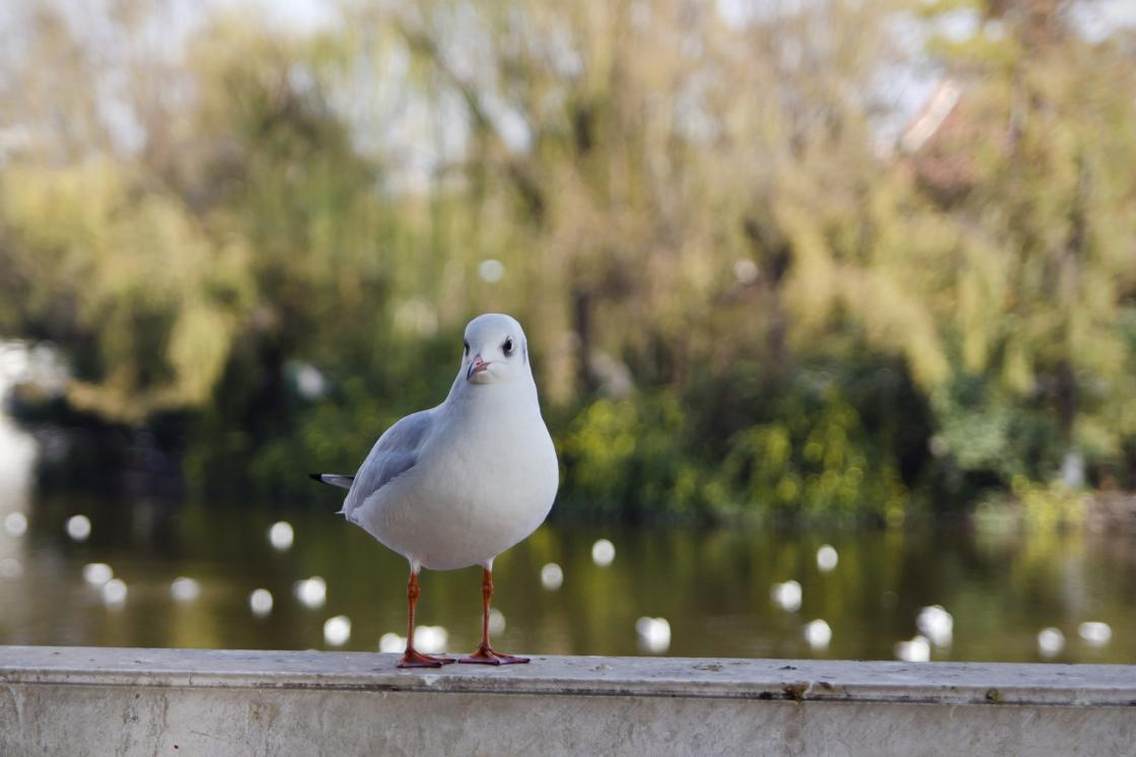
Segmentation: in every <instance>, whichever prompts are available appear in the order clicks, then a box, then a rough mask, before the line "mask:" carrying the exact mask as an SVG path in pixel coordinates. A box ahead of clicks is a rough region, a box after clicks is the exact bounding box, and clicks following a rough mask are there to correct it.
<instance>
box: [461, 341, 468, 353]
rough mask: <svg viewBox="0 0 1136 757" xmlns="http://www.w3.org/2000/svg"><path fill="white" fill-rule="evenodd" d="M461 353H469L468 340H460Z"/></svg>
mask: <svg viewBox="0 0 1136 757" xmlns="http://www.w3.org/2000/svg"><path fill="white" fill-rule="evenodd" d="M462 354H463V355H468V354H469V342H462Z"/></svg>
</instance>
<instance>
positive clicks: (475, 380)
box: [460, 313, 532, 384]
mask: <svg viewBox="0 0 1136 757" xmlns="http://www.w3.org/2000/svg"><path fill="white" fill-rule="evenodd" d="M531 375H532V373H531V372H530V370H529V347H528V340H526V339H525V332H524V329H522V328H521V324H520V323H518V322H517V319H515V318H513V317H512V316H508V315H503V314H501V313H486V314H485V315H479V316H477V317H476V318H474V319H473V320H472V321H470V322H469V325H468V326H466V327H465V339H464V341H463V343H462V363H461V376H460V377H462V378H464V379H465V381H466V382H468V383H470V384H495V383H502V382H507V381H516V380H517V379H522V378H527V377H528V376H531Z"/></svg>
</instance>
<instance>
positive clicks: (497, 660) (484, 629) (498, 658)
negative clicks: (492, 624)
mask: <svg viewBox="0 0 1136 757" xmlns="http://www.w3.org/2000/svg"><path fill="white" fill-rule="evenodd" d="M492 597H493V571H492V570H490V569H489V568H485V569H484V572H483V573H482V575H481V646H479V647H478V648H477V651H476V652H474V653H473V654H471V655H467V656H465V657H463V658H461V659H460V660H458V662H467V663H480V664H482V665H512V664H515V663H519V662H528V661H529V658H527V657H518V656H516V655H511V654H503V653H502V652H498V651H496V650H495V649H493V647H492V646H491V645H490V643H489V600H490V599H491V598H492Z"/></svg>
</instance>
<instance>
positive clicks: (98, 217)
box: [0, 0, 1136, 518]
mask: <svg viewBox="0 0 1136 757" xmlns="http://www.w3.org/2000/svg"><path fill="white" fill-rule="evenodd" d="M20 7H22V8H23V9H24V13H23V18H24V19H25V20H24V26H25V27H26V31H27V34H26V40H25V41H23V42H22V44H21V47H20V52H19V54H17V55H11V56H5V57H0V106H2V107H3V109H4V112H6V113H15V114H18V119H19V120H18V122H14V123H13V124H12V125H11V126H12V128H16V127H18V129H17V131H18V130H19V129H22V130H23V132H25V133H28V134H32V135H35V138H34V140H32V141H31V142H30V143H29V144H25V145H24V146H22V147H20V148H19V149H13V150H8V151H7V152H6V153H5V154H4V156H3V163H0V193H2V194H0V293H2V295H3V296H2V297H0V329H2V330H3V331H4V332H6V333H15V334H24V335H31V336H34V337H39V338H47V339H51V340H54V341H55V342H57V343H59V344H60V345H61V346H63V348H64V349H65V350H66V351H67V353H68V354H69V356H70V357H71V359H72V362H73V365H74V369H75V374H76V381H75V382H74V384H73V386H72V389H71V391H70V395H69V396H70V400H71V402H72V404H73V405H75V406H77V407H79V408H83V409H85V410H87V411H89V412H91V413H94V414H96V415H98V416H99V417H102V418H108V419H112V420H114V421H117V422H121V423H126V424H130V425H131V426H132V427H135V428H138V427H141V426H143V425H145V424H147V423H153V422H154V421H155V419H157V418H158V417H160V416H161V415H162V414H165V413H170V412H177V413H178V415H177V416H176V417H177V419H178V421H177V423H178V424H181V427H182V430H183V432H184V434H185V435H186V437H187V438H188V440H189V443H188V446H189V449H188V453H187V457H186V469H187V472H188V473H189V474H190V476H191V478H192V479H193V480H195V481H198V482H201V483H202V484H203V485H206V486H210V487H216V488H233V489H242V488H244V487H248V486H252V487H254V488H257V489H258V490H260V491H262V492H272V493H274V494H280V495H287V496H302V495H301V493H302V492H303V491H305V490H304V489H301V488H300V487H304V486H306V484H305V482H304V481H303V480H302V479H301V478H300V477H298V476H296V475H295V473H296V470H295V468H296V465H297V464H298V462H299V461H301V460H302V461H304V464H311V465H313V466H321V467H322V466H327V467H336V468H338V467H348V466H350V465H351V464H354V463H355V462H357V461H358V460H359V459H360V458H361V457H362V455H363V454H364V453H365V450H366V448H367V446H368V445H369V444H370V442H371V441H372V440H373V438H374V437H375V436H376V435H377V434H378V433H379V432H380V431H381V430H382V429H383V428H384V427H385V426H386V425H387V424H389V423H390V422H391V421H393V420H394V419H395V418H397V417H399V416H400V415H402V414H404V413H405V412H407V411H409V410H412V409H417V408H419V407H422V406H425V405H428V404H429V403H430V402H432V401H436V400H437V399H438V398H439V397H440V396H442V395H443V394H444V391H445V387H446V385H447V384H448V382H449V380H450V375H449V369H450V368H451V367H452V364H453V361H454V360H455V359H456V350H455V349H454V345H455V344H457V341H458V340H457V336H458V333H459V330H460V329H461V327H462V325H463V324H464V321H465V319H466V318H467V317H468V316H469V315H471V314H473V313H475V312H478V311H483V310H508V311H510V312H514V313H516V314H517V315H518V316H520V317H521V318H522V319H523V320H524V321H525V323H526V324H527V326H528V328H529V331H530V334H531V336H532V340H533V344H534V350H533V353H534V361H535V365H536V368H537V370H538V372H539V374H540V381H541V385H542V389H544V391H545V395H544V396H545V397H546V398H547V399H548V411H549V415H550V418H551V419H552V421H553V425H554V426H555V429H554V430H555V432H556V434H557V436H558V439H559V441H560V443H561V448H562V451H563V459H564V463H565V474H566V475H565V486H564V488H565V492H566V495H568V496H569V497H571V498H573V499H574V501H575V502H577V503H579V508H580V509H581V510H583V511H587V512H592V513H594V514H597V515H605V516H607V515H614V514H618V515H622V516H624V517H633V518H646V517H652V516H658V515H660V514H662V515H666V516H673V517H696V516H704V517H730V516H735V515H739V514H751V513H756V514H765V513H774V512H776V513H789V514H794V515H802V514H803V515H810V516H811V515H814V514H824V513H857V514H867V515H870V516H872V517H879V518H891V517H895V516H897V515H900V514H902V512H903V510H904V509H905V508H907V507H910V506H911V504H912V500H910V499H906V498H905V497H906V496H907V495H908V494H911V493H912V492H932V493H934V494H936V495H939V498H940V499H941V500H943V502H944V503H945V506H950V507H959V506H962V505H965V504H966V503H967V502H969V501H970V500H971V499H972V498H973V496H974V495H975V494H976V493H978V492H979V491H980V490H981V489H982V488H983V487H986V486H990V485H994V486H998V487H1001V488H1003V489H1009V488H1010V487H1011V485H1012V484H1013V485H1014V486H1015V487H1016V489H1017V490H1019V491H1022V490H1023V489H1022V482H1023V481H1025V482H1028V481H1039V482H1046V481H1048V480H1049V479H1051V478H1052V477H1053V476H1054V475H1055V474H1056V473H1057V471H1058V470H1059V469H1060V468H1061V467H1062V465H1064V467H1065V470H1066V472H1067V474H1068V476H1069V477H1071V478H1075V477H1076V476H1075V473H1076V470H1075V469H1076V466H1075V465H1073V464H1072V463H1074V462H1076V460H1077V459H1079V455H1084V456H1085V457H1086V458H1087V460H1088V461H1089V463H1090V466H1091V472H1092V474H1093V475H1094V476H1100V475H1101V474H1100V472H1101V471H1105V472H1111V473H1110V475H1112V476H1113V477H1114V478H1117V479H1119V480H1122V481H1123V478H1124V475H1125V471H1126V470H1128V468H1130V467H1131V465H1132V452H1131V450H1132V449H1133V448H1134V447H1136V443H1134V442H1133V439H1134V438H1136V365H1134V364H1133V363H1134V355H1136V312H1134V310H1136V305H1134V300H1136V297H1134V294H1136V270H1134V262H1133V261H1134V258H1136V255H1134V252H1136V249H1134V248H1136V237H1134V230H1136V178H1134V177H1133V175H1132V173H1131V171H1129V170H1127V166H1129V165H1131V164H1132V160H1133V158H1134V157H1136V155H1133V152H1134V151H1136V137H1134V136H1133V135H1134V134H1136V129H1133V128H1132V126H1133V124H1134V123H1136V118H1134V116H1136V114H1134V113H1133V108H1134V107H1136V104H1134V102H1133V100H1132V98H1131V96H1130V94H1128V93H1130V92H1131V91H1133V88H1132V85H1133V84H1134V83H1136V82H1133V81H1132V79H1133V76H1134V74H1133V71H1136V67H1133V65H1132V63H1133V57H1134V54H1133V44H1132V39H1131V35H1126V34H1125V33H1123V32H1121V31H1119V30H1117V31H1114V32H1112V33H1109V34H1105V35H1104V36H1103V37H1102V38H1100V39H1095V38H1092V39H1090V38H1089V37H1087V36H1086V35H1084V34H1082V33H1080V32H1079V31H1078V30H1077V27H1076V26H1075V20H1076V17H1077V16H1076V11H1077V10H1078V9H1079V8H1080V7H1082V4H1081V3H1073V2H1059V0H1034V1H1033V2H1025V0H1019V1H1017V2H1015V1H1014V0H1001V1H999V2H993V0H990V1H989V2H985V1H983V0H951V1H950V2H945V1H944V2H932V3H927V2H908V1H907V0H888V1H887V2H883V3H862V2H853V1H852V0H824V2H815V3H800V4H788V5H780V6H776V7H767V6H762V5H760V4H759V5H755V6H746V5H745V4H731V3H724V4H718V5H714V4H711V5H705V6H700V5H691V4H689V3H685V2H679V0H654V1H653V2H643V1H642V0H636V1H630V0H628V1H621V2H615V3H608V4H602V5H597V4H587V3H582V2H579V3H568V4H561V5H547V4H542V3H533V2H528V1H527V0H514V1H513V2H509V3H504V4H497V5H490V6H471V5H470V4H468V3H462V2H456V0H416V1H415V2H413V3H384V4H368V5H348V6H345V7H344V8H343V9H342V18H341V21H340V22H339V23H336V24H332V25H329V26H327V27H321V28H320V29H318V30H315V31H310V32H305V33H300V32H296V31H294V30H289V29H287V28H277V27H274V26H272V25H271V24H265V23H260V20H259V19H254V18H251V17H249V16H247V15H242V14H240V13H235V14H233V13H213V14H207V13H204V12H203V13H202V15H201V17H200V23H199V24H198V25H197V26H194V27H192V28H187V29H186V30H185V31H184V33H183V35H182V38H179V39H180V41H179V43H178V45H177V46H176V48H177V49H173V50H167V49H162V48H161V47H160V46H159V45H157V44H155V42H154V41H153V40H154V39H155V37H154V36H153V35H150V34H147V33H146V31H145V30H147V29H152V28H153V25H154V24H159V25H160V24H161V23H162V22H163V18H165V17H163V16H162V14H163V13H166V12H172V11H170V10H169V8H167V7H166V6H164V5H162V4H159V5H157V6H152V7H151V6H147V5H145V4H139V3H133V2H121V3H110V4H108V5H106V6H101V7H103V12H102V15H98V14H99V12H98V11H90V13H94V14H95V16H94V18H95V19H96V20H97V23H93V22H92V23H91V24H89V26H91V27H97V28H99V29H101V30H102V31H101V32H100V33H99V36H98V38H97V39H96V38H92V37H91V35H89V34H87V33H86V32H85V29H84V28H83V25H82V24H80V23H78V22H77V19H76V18H75V17H73V16H70V15H68V14H65V13H63V12H61V10H60V9H61V8H63V7H64V6H56V5H53V4H50V3H49V4H45V5H40V4H32V3H30V2H29V3H24V4H22V5H21V6H20ZM53 9H54V10H53ZM107 40H110V41H111V43H113V44H110V45H109V48H110V49H113V51H114V52H113V54H111V53H109V52H107V49H108V43H107ZM928 65H932V66H934V67H935V70H936V71H937V72H939V73H941V74H942V76H943V79H944V81H943V83H942V84H941V86H940V88H939V90H938V91H937V93H936V95H935V97H934V99H933V100H932V102H931V104H929V105H928V108H927V109H926V110H925V111H924V113H922V114H920V116H919V117H918V118H917V119H916V121H915V122H914V123H912V124H910V125H909V128H908V129H907V130H906V131H905V132H904V134H903V135H902V137H901V139H900V140H899V145H898V152H897V151H896V150H895V149H893V148H892V147H891V145H890V144H889V141H890V140H889V139H888V138H887V136H886V135H887V134H888V129H889V124H891V125H893V126H892V127H891V128H893V130H894V124H895V122H897V120H899V119H901V118H902V117H903V111H902V108H900V107H898V105H897V103H896V100H895V95H894V93H893V91H892V90H893V89H894V81H895V80H896V79H897V78H898V77H901V76H904V75H907V74H908V73H909V72H910V71H911V70H913V69H918V68H919V67H926V66H928ZM1090 116H1091V117H1090ZM5 128H8V125H5ZM9 131H11V130H9ZM5 133H9V132H5ZM13 133H14V132H13ZM427 377H428V378H427ZM175 425H176V424H175ZM1015 482H1016V483H1015Z"/></svg>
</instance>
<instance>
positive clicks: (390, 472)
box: [342, 409, 435, 519]
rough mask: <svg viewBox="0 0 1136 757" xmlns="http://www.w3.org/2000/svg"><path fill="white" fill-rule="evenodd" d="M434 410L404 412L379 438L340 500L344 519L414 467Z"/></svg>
mask: <svg viewBox="0 0 1136 757" xmlns="http://www.w3.org/2000/svg"><path fill="white" fill-rule="evenodd" d="M434 412H435V411H434V410H433V409H431V410H422V411H420V412H417V413H413V414H411V415H408V416H406V417H405V418H402V419H401V420H399V421H398V422H397V423H395V424H394V425H393V426H391V427H390V428H388V429H387V430H386V432H384V433H383V435H382V436H380V437H379V440H378V441H377V442H375V446H374V447H372V448H371V452H370V454H368V455H367V459H366V460H364V461H363V465H361V466H360V467H359V472H358V473H356V474H355V481H354V482H353V483H352V485H351V491H349V492H348V493H347V499H346V500H344V502H343V510H342V512H343V514H344V515H346V516H347V517H348V519H350V517H351V512H352V511H353V510H355V508H357V507H359V506H360V505H362V504H363V502H365V501H366V500H367V498H368V497H370V496H371V495H372V494H374V493H375V492H377V491H378V490H379V489H382V488H383V487H384V486H386V485H387V484H389V483H390V482H391V481H393V480H394V479H395V478H397V477H398V476H401V475H402V474H403V473H405V472H406V471H408V470H410V469H411V468H413V467H414V464H415V463H417V462H418V450H419V449H420V448H421V446H422V442H423V440H424V439H425V438H426V437H427V436H428V435H429V434H430V429H431V428H432V426H433V422H434Z"/></svg>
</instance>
